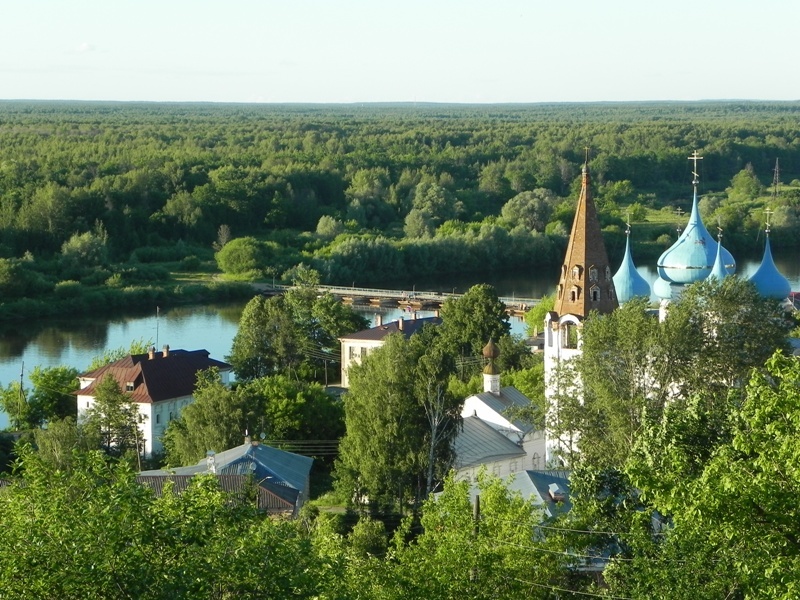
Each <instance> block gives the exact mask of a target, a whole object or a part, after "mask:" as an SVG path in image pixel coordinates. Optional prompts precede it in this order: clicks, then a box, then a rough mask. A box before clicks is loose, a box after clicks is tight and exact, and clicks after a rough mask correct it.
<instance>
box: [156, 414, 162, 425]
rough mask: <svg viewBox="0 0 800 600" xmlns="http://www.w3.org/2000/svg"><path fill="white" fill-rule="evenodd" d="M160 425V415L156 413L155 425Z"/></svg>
mask: <svg viewBox="0 0 800 600" xmlns="http://www.w3.org/2000/svg"><path fill="white" fill-rule="evenodd" d="M158 423H161V413H156V424H158Z"/></svg>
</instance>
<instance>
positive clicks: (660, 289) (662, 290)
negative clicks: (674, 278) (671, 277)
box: [653, 277, 672, 300]
mask: <svg viewBox="0 0 800 600" xmlns="http://www.w3.org/2000/svg"><path fill="white" fill-rule="evenodd" d="M653 293H654V294H655V295H656V296H658V297H659V298H661V299H662V300H671V299H672V283H671V282H669V281H667V280H666V279H663V278H662V277H659V278H658V279H656V280H655V282H653Z"/></svg>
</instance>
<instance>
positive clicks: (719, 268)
mask: <svg viewBox="0 0 800 600" xmlns="http://www.w3.org/2000/svg"><path fill="white" fill-rule="evenodd" d="M727 276H728V270H727V269H726V268H725V265H724V264H723V262H722V244H717V257H716V258H715V259H714V266H713V267H712V268H711V273H710V274H709V276H708V278H709V279H712V278H713V279H716V280H717V281H722V280H723V279H725V278H726V277H727Z"/></svg>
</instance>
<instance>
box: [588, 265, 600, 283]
mask: <svg viewBox="0 0 800 600" xmlns="http://www.w3.org/2000/svg"><path fill="white" fill-rule="evenodd" d="M597 276H598V273H597V267H589V281H597Z"/></svg>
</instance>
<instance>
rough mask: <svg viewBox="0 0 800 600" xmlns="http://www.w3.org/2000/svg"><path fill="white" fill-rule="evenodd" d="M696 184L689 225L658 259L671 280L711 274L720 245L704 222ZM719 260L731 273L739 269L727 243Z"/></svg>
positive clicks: (687, 280)
mask: <svg viewBox="0 0 800 600" xmlns="http://www.w3.org/2000/svg"><path fill="white" fill-rule="evenodd" d="M697 204H698V203H697V188H696V187H695V190H694V198H693V200H692V214H691V216H690V217H689V223H688V225H687V226H686V229H684V231H683V232H682V233H681V235H680V236H679V237H678V240H677V241H676V242H675V243H674V244H672V246H670V247H669V248H668V249H667V250H666V251H665V252H664V253H663V254H662V255H661V257H660V258H659V259H658V263H657V266H658V274H659V276H660V277H661V278H662V279H665V280H666V281H668V282H671V283H679V284H690V283H694V282H696V281H702V280H704V279H705V278H706V277H708V276H709V275H710V274H711V270H712V269H713V266H714V261H715V259H716V255H717V246H718V245H719V244H718V243H717V242H716V241H715V240H714V238H713V237H711V234H710V233H708V230H706V228H705V225H703V220H702V219H701V218H700V209H699V208H698V205H697ZM719 254H720V260H721V261H722V264H723V265H724V267H725V270H726V271H727V273H728V274H732V273H734V272H735V271H736V261H735V260H734V259H733V256H732V255H731V253H730V252H728V251H727V250H726V249H725V248H724V247H723V248H720V250H719Z"/></svg>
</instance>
